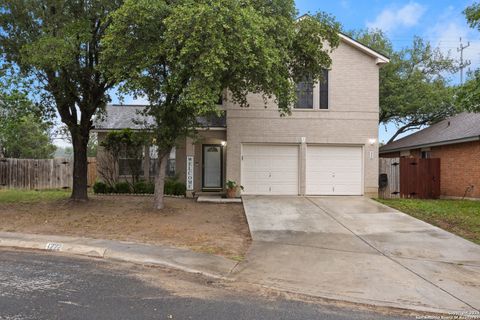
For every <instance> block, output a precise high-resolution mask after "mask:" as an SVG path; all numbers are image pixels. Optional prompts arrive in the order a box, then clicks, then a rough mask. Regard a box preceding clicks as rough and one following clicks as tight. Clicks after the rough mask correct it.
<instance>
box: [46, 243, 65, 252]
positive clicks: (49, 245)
mask: <svg viewBox="0 0 480 320" xmlns="http://www.w3.org/2000/svg"><path fill="white" fill-rule="evenodd" d="M45 249H46V250H48V251H60V250H61V249H62V244H61V243H55V242H49V243H47V245H46V246H45Z"/></svg>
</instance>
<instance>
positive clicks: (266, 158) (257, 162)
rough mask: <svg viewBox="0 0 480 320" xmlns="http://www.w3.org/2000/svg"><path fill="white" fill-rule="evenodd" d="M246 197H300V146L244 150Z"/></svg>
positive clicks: (247, 145)
mask: <svg viewBox="0 0 480 320" xmlns="http://www.w3.org/2000/svg"><path fill="white" fill-rule="evenodd" d="M242 185H243V187H244V188H245V190H244V194H260V195H266V194H272V195H298V191H299V190H298V146H289V145H250V144H245V145H243V147H242Z"/></svg>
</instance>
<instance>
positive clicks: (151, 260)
mask: <svg viewBox="0 0 480 320" xmlns="http://www.w3.org/2000/svg"><path fill="white" fill-rule="evenodd" d="M0 247H13V248H25V249H38V250H47V251H55V252H63V253H68V254H75V255H84V256H90V257H97V258H104V259H111V260H120V261H126V262H131V263H138V264H143V265H151V266H163V267H170V268H174V269H178V270H182V271H186V272H192V273H200V274H203V275H206V276H209V277H214V278H226V277H227V276H228V275H229V274H230V272H231V271H232V269H233V268H234V267H235V266H236V264H237V262H235V261H233V260H229V259H226V258H222V257H219V256H214V255H210V254H204V253H197V252H192V251H190V250H186V249H179V248H174V247H167V246H153V245H147V244H138V243H132V242H123V241H112V240H99V239H89V238H79V237H63V236H47V235H36V234H24V233H11V232H0Z"/></svg>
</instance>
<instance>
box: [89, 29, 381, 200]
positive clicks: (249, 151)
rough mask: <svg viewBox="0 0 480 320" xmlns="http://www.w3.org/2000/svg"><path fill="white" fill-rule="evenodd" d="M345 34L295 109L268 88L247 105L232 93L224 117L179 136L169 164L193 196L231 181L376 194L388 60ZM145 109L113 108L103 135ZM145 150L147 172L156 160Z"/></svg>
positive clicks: (293, 191)
mask: <svg viewBox="0 0 480 320" xmlns="http://www.w3.org/2000/svg"><path fill="white" fill-rule="evenodd" d="M340 36H341V43H340V45H339V47H338V48H337V49H336V50H335V51H334V52H333V53H332V54H331V57H332V61H333V63H332V66H331V69H329V70H325V74H324V81H322V82H317V83H314V82H310V83H308V82H305V83H299V84H297V86H298V96H299V99H298V103H297V105H296V106H295V107H294V108H293V110H292V115H291V116H286V117H280V114H279V112H278V108H277V106H276V105H275V104H274V103H273V102H268V103H267V104H265V102H264V101H263V99H262V97H261V95H256V94H250V95H249V96H248V102H249V107H248V108H244V107H240V106H239V105H236V104H234V103H232V102H231V101H229V99H228V97H225V99H223V102H222V105H221V106H220V107H221V108H223V109H224V110H225V111H226V112H225V117H224V118H221V119H213V120H212V119H210V120H206V119H202V121H201V123H202V127H201V128H199V129H198V130H199V138H198V139H195V141H193V140H191V139H185V140H183V141H179V143H178V146H177V148H176V150H175V152H173V153H172V156H171V163H172V165H171V168H170V170H171V171H172V170H173V169H172V167H175V173H176V174H177V175H178V177H179V178H180V179H182V180H183V181H185V182H186V185H187V193H188V194H189V195H190V196H192V195H198V194H200V193H202V192H222V191H224V189H225V182H226V181H227V180H234V181H236V182H238V183H239V184H241V185H242V186H243V187H244V191H243V194H248V195H366V196H376V195H377V192H378V143H377V141H378V117H379V69H380V68H381V66H382V65H384V64H385V63H388V61H389V60H388V58H387V57H385V56H384V55H382V54H380V53H378V52H376V51H374V50H372V49H370V48H368V47H366V46H364V45H363V44H361V43H359V42H357V41H355V40H353V39H351V38H349V37H347V36H345V35H340ZM140 108H142V107H141V106H109V107H107V117H106V119H105V120H104V121H103V122H99V123H97V124H96V127H95V130H96V131H97V132H99V140H102V137H103V135H104V134H105V132H106V131H108V130H115V129H122V128H133V129H140V128H138V127H136V125H135V124H134V122H133V120H132V119H133V118H135V117H136V111H137V110H138V109H140ZM145 156H146V158H147V160H148V161H145V162H144V166H145V167H144V175H145V177H146V178H148V176H149V175H151V174H152V172H153V170H152V166H151V165H150V164H151V163H154V162H153V161H152V160H151V159H148V158H150V153H149V152H145ZM173 163H174V164H173ZM121 174H122V173H121ZM123 174H126V173H123Z"/></svg>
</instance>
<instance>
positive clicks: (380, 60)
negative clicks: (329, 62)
mask: <svg viewBox="0 0 480 320" xmlns="http://www.w3.org/2000/svg"><path fill="white" fill-rule="evenodd" d="M307 17H311V16H310V15H309V14H304V15H302V16H300V17H298V18H297V20H302V19H305V18H307ZM338 35H339V36H340V40H341V41H343V42H344V43H346V44H349V45H350V46H352V47H354V48H356V49H358V50H360V51H361V52H363V53H365V54H366V55H369V56H371V57H373V58H375V59H376V61H375V63H376V64H377V65H383V64H386V63H389V62H390V58H389V57H387V56H386V55H384V54H382V53H380V52H378V51H376V50H374V49H372V48H370V47H368V46H366V45H364V44H363V43H361V42H359V41H357V40H355V39H353V38H352V37H349V36H347V35H346V34H343V33H341V32H339V33H338Z"/></svg>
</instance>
